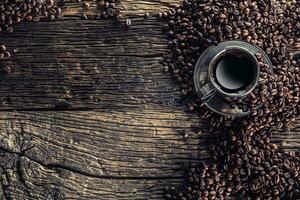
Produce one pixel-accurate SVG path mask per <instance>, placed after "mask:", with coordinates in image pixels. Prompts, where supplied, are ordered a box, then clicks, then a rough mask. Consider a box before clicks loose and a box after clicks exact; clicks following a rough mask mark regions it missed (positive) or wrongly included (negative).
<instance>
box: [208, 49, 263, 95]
mask: <svg viewBox="0 0 300 200" xmlns="http://www.w3.org/2000/svg"><path fill="white" fill-rule="evenodd" d="M228 51H241V52H244V53H246V55H247V56H249V57H251V59H252V61H254V64H255V65H256V66H255V67H256V69H257V70H256V77H255V78H254V81H253V82H252V83H251V84H249V85H248V86H247V87H246V88H245V89H243V90H242V91H238V92H232V93H230V92H226V91H224V90H223V89H222V88H221V87H220V86H219V85H218V83H217V81H216V80H213V79H214V75H213V71H214V66H215V64H216V62H217V61H218V60H219V58H220V57H221V56H223V55H224V54H226V53H227V52H228ZM208 75H209V81H210V83H211V84H212V85H213V86H214V87H215V88H216V90H217V92H218V93H221V94H222V95H226V96H229V97H237V98H238V97H243V96H246V95H248V94H249V93H251V92H252V91H253V89H254V88H255V87H256V85H257V83H258V80H259V75H260V66H259V62H258V60H257V58H256V56H255V55H254V54H252V53H251V52H250V51H249V50H247V49H246V48H243V47H238V46H234V47H229V48H225V49H223V50H221V51H220V52H218V53H217V54H216V55H215V56H214V57H213V58H212V59H211V61H210V62H209V66H208Z"/></svg>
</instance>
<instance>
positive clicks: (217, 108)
mask: <svg viewBox="0 0 300 200" xmlns="http://www.w3.org/2000/svg"><path fill="white" fill-rule="evenodd" d="M229 47H230V48H232V47H243V48H246V49H247V50H249V52H250V53H252V54H253V55H255V54H256V53H260V54H261V55H262V56H263V57H264V60H265V61H266V62H267V63H268V64H269V65H270V66H272V62H271V60H270V58H269V57H268V56H267V54H266V53H265V52H264V51H263V50H262V49H261V48H259V47H258V46H256V45H252V44H249V43H247V42H243V41H239V40H234V41H225V42H222V43H220V44H218V45H217V46H211V47H209V48H207V49H206V50H205V51H204V52H203V53H202V55H201V56H200V57H199V59H198V61H197V64H196V67H195V71H194V84H195V88H196V92H197V93H198V96H199V97H200V98H201V97H203V96H204V95H205V94H202V93H201V91H200V90H199V88H201V87H203V86H204V85H205V84H206V83H207V82H208V66H209V63H210V61H211V60H212V59H213V58H214V57H215V56H216V55H217V54H218V53H219V52H220V51H222V50H224V49H226V48H229ZM204 104H205V105H206V106H207V107H208V108H209V109H210V110H212V111H214V112H216V113H218V114H220V115H224V116H231V117H243V116H247V115H249V114H250V111H246V112H244V111H243V110H241V109H239V108H238V107H235V108H233V107H232V106H231V105H230V104H229V102H228V101H227V100H226V99H225V98H224V97H223V96H221V95H220V94H218V93H217V94H216V95H214V96H213V97H211V98H210V99H209V100H207V101H206V102H204ZM261 106H262V105H259V106H258V107H261Z"/></svg>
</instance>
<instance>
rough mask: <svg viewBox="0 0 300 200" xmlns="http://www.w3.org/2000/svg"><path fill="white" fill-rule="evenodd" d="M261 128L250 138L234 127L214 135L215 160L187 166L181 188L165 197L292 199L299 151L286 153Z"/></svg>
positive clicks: (298, 183)
mask: <svg viewBox="0 0 300 200" xmlns="http://www.w3.org/2000/svg"><path fill="white" fill-rule="evenodd" d="M270 136H271V133H270V131H268V130H267V129H262V130H261V131H259V132H256V133H255V135H254V136H253V137H249V135H248V134H247V133H245V132H244V131H243V130H242V129H239V128H238V127H234V128H231V129H228V130H227V131H226V132H225V133H220V134H216V135H214V138H213V140H214V142H213V143H212V145H211V146H210V150H211V153H212V155H213V159H212V160H211V161H206V162H201V163H200V164H190V165H189V166H187V167H186V170H187V171H186V177H185V183H184V184H183V185H182V186H181V188H174V187H172V188H167V190H166V194H165V197H166V199H180V200H192V199H193V200H198V199H201V200H210V199H229V197H231V198H232V197H233V198H236V199H270V200H274V199H291V198H292V197H294V196H295V195H299V193H300V191H299V189H300V187H299V186H300V176H299V173H300V171H299V170H300V165H299V164H300V154H299V153H297V152H293V151H292V152H284V151H282V150H280V149H279V148H278V146H277V145H276V144H274V143H271V142H270V139H269V137H270Z"/></svg>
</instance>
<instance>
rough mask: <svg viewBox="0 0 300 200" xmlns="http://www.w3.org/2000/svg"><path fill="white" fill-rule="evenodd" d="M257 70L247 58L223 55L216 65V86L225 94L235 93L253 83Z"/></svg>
mask: <svg viewBox="0 0 300 200" xmlns="http://www.w3.org/2000/svg"><path fill="white" fill-rule="evenodd" d="M256 73H257V68H256V66H255V64H254V62H253V60H251V59H250V58H249V57H247V56H241V57H239V56H236V55H231V54H229V55H225V56H223V57H222V58H221V59H220V60H219V61H218V62H217V64H216V68H215V76H216V81H217V83H218V85H219V86H220V87H221V88H222V89H223V90H224V91H226V92H237V91H239V90H243V89H245V88H247V87H248V86H249V85H251V83H253V82H254V80H255V76H256Z"/></svg>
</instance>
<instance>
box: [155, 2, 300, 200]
mask: <svg viewBox="0 0 300 200" xmlns="http://www.w3.org/2000/svg"><path fill="white" fill-rule="evenodd" d="M158 17H159V18H160V19H164V20H167V24H166V25H165V30H166V33H167V35H168V36H169V39H170V40H169V55H168V56H167V57H165V58H164V60H163V61H162V64H163V65H164V69H165V70H166V71H170V72H171V73H173V75H174V77H175V78H176V79H177V80H178V82H179V83H180V85H181V93H182V95H183V97H184V98H185V99H187V101H188V103H187V106H188V109H189V110H191V111H196V112H198V114H199V116H200V117H201V118H202V119H205V120H207V121H208V122H209V123H210V125H209V127H208V128H209V129H208V132H210V133H211V134H212V137H213V141H209V144H211V145H210V153H211V156H212V159H211V160H208V161H203V162H202V163H201V164H199V165H195V164H191V165H189V166H187V167H186V177H185V182H184V183H183V185H182V186H181V187H179V188H174V187H171V188H168V189H167V190H166V193H165V197H166V199H180V200H194V199H195V200H204V199H229V198H232V197H235V198H236V199H270V200H271V199H292V198H295V195H298V193H299V192H300V191H299V189H300V176H299V170H300V169H299V164H300V155H299V153H298V152H284V151H283V150H282V149H280V147H278V146H277V145H276V144H273V143H271V142H270V138H271V136H272V134H271V133H272V129H273V128H275V127H276V128H288V127H289V125H290V124H291V122H293V120H294V119H295V118H296V117H297V116H298V115H299V113H300V98H299V96H300V74H299V73H300V59H299V56H297V58H296V56H295V55H294V54H293V52H295V51H299V50H300V1H299V0H291V1H273V0H244V1H239V0H228V1H219V0H183V4H182V5H180V6H176V7H174V8H172V9H171V10H170V11H168V12H166V13H159V14H158ZM225 40H243V41H246V42H248V43H251V44H253V45H257V46H259V47H260V48H262V49H263V50H264V51H265V52H266V54H267V55H268V56H269V58H270V60H271V61H272V66H269V65H268V64H267V62H266V60H263V58H262V55H260V54H257V55H256V57H257V59H258V61H259V65H260V68H261V72H260V78H259V84H258V86H257V87H256V88H255V89H254V91H253V92H252V93H251V94H249V95H248V96H247V97H246V98H244V99H227V101H228V102H229V103H230V104H231V106H232V107H239V108H240V109H242V110H244V111H250V112H251V114H250V115H249V116H247V117H243V118H240V119H234V118H230V117H225V116H220V115H218V114H215V113H213V112H212V111H210V110H208V108H206V106H205V105H204V104H203V102H201V100H200V99H199V98H198V97H197V94H196V92H195V90H194V84H193V72H194V67H195V65H196V62H197V60H198V58H199V57H200V55H201V54H202V52H203V51H204V50H205V49H206V48H208V47H210V46H212V45H217V44H218V43H220V42H222V41H225ZM237 125H238V126H237ZM228 126H229V127H228ZM220 132H221V133H220Z"/></svg>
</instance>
